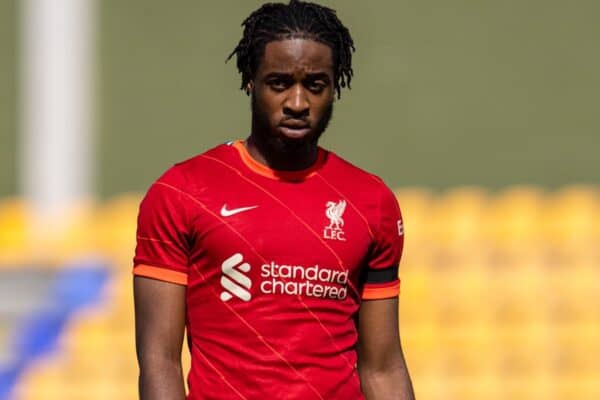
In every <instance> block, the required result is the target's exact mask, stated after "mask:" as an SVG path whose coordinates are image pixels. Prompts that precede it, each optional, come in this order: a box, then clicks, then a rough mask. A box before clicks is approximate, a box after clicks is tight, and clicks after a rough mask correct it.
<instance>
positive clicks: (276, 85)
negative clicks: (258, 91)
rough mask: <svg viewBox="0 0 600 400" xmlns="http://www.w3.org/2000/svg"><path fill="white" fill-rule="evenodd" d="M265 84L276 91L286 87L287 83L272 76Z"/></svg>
mask: <svg viewBox="0 0 600 400" xmlns="http://www.w3.org/2000/svg"><path fill="white" fill-rule="evenodd" d="M267 85H269V87H270V88H271V89H273V90H275V91H276V92H282V91H284V90H285V89H287V86H288V83H287V82H286V81H285V80H283V79H281V78H274V79H271V80H269V81H267Z"/></svg>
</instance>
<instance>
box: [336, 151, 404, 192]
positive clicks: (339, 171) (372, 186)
mask: <svg viewBox="0 0 600 400" xmlns="http://www.w3.org/2000/svg"><path fill="white" fill-rule="evenodd" d="M327 153H328V159H329V160H328V161H329V165H330V168H328V169H327V172H326V173H324V178H325V179H330V180H331V181H333V182H335V185H336V186H339V187H340V189H344V190H343V191H344V192H350V193H356V194H358V195H362V196H366V197H370V198H374V199H375V198H377V199H380V198H381V197H382V196H384V197H389V196H392V197H395V196H394V194H393V192H392V191H391V189H390V188H389V187H388V186H387V185H386V184H385V182H384V181H383V179H381V178H380V177H379V176H377V175H375V174H372V173H371V172H368V171H366V170H364V169H362V168H360V167H358V166H356V165H355V164H353V163H351V162H349V161H347V160H345V159H344V158H342V157H340V156H338V155H337V154H335V153H334V152H332V151H327ZM362 196H361V197H362Z"/></svg>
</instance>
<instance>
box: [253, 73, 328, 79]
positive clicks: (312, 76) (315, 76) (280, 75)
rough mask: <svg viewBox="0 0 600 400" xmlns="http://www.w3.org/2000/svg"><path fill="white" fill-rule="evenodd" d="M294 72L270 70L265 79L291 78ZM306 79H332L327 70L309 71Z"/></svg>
mask: <svg viewBox="0 0 600 400" xmlns="http://www.w3.org/2000/svg"><path fill="white" fill-rule="evenodd" d="M292 75H293V74H292V73H291V72H269V73H268V74H267V75H266V76H265V78H264V79H271V78H289V77H290V76H292ZM305 79H324V80H330V79H331V78H330V76H329V74H328V73H327V72H312V73H308V74H306V78H305Z"/></svg>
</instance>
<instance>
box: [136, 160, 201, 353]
mask: <svg viewBox="0 0 600 400" xmlns="http://www.w3.org/2000/svg"><path fill="white" fill-rule="evenodd" d="M165 177H166V180H167V181H168V182H169V183H165V182H164V180H165ZM176 179H179V178H178V176H177V175H176V171H173V170H170V171H168V172H167V173H166V174H165V175H164V176H163V178H161V179H159V181H157V182H156V183H154V184H153V185H152V186H151V187H150V189H149V190H148V193H147V194H146V196H145V197H144V199H143V200H142V203H141V204H140V209H139V214H138V225H137V235H136V237H137V246H136V249H135V257H134V269H133V273H134V275H135V278H134V298H135V322H136V343H137V350H138V358H140V361H144V360H145V358H146V357H155V356H160V357H162V358H163V359H167V358H168V359H172V360H180V358H181V345H182V340H183V334H184V330H185V315H186V313H185V305H186V302H185V293H186V285H187V273H188V263H189V261H188V260H189V254H190V245H189V240H188V239H189V237H190V232H189V223H188V221H189V213H188V211H187V207H186V199H185V197H184V196H183V195H182V192H181V191H180V190H179V189H177V187H176V186H175V184H176V182H177V181H176ZM172 181H175V183H173V182H172Z"/></svg>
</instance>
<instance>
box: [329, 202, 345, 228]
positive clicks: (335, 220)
mask: <svg viewBox="0 0 600 400" xmlns="http://www.w3.org/2000/svg"><path fill="white" fill-rule="evenodd" d="M326 206H327V211H325V215H327V218H329V227H328V228H329V229H333V230H339V229H342V228H341V227H342V226H344V220H343V219H342V215H343V214H344V210H345V209H346V200H340V201H339V202H338V203H336V202H335V201H328V202H327V205H326Z"/></svg>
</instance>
